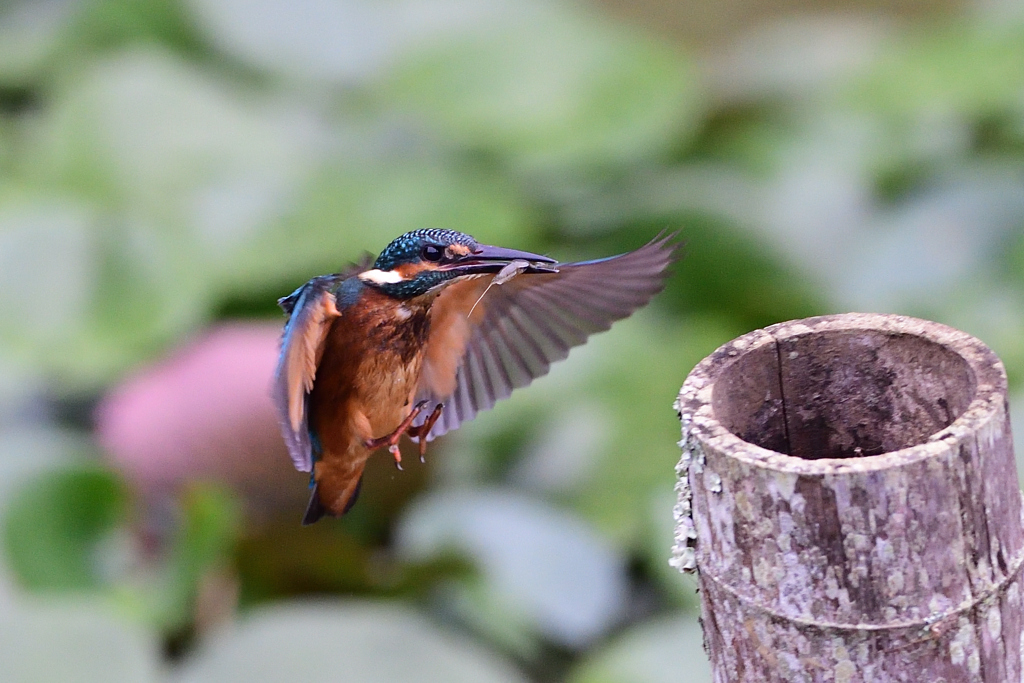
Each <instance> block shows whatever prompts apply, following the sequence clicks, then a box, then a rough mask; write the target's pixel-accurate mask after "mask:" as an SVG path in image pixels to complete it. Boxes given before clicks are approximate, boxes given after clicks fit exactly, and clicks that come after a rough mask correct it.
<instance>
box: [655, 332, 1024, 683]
mask: <svg viewBox="0 0 1024 683" xmlns="http://www.w3.org/2000/svg"><path fill="white" fill-rule="evenodd" d="M677 407H678V409H679V412H680V417H681V419H682V422H683V440H682V441H681V442H680V444H681V446H682V447H683V456H682V460H681V461H680V465H679V467H678V468H677V471H678V472H679V474H680V480H679V484H678V486H677V491H678V492H679V497H680V500H679V505H677V507H676V519H677V533H676V547H675V548H674V551H673V555H674V557H673V564H675V565H676V566H677V567H680V568H686V567H688V566H692V565H694V564H695V565H696V568H697V569H698V571H699V582H700V591H701V605H702V609H701V615H702V616H701V618H702V622H703V625H704V638H705V645H706V648H707V650H708V653H709V656H710V658H711V664H712V668H713V670H714V676H715V681H716V682H719V683H726V682H728V683H734V682H737V681H751V682H753V683H763V682H766V681H830V682H835V683H853V682H855V681H863V682H865V683H867V682H872V683H874V682H886V681H914V682H918V681H924V682H932V681H944V682H945V683H954V682H955V681H985V682H988V683H1007V682H1008V681H1020V680H1021V671H1022V648H1024V641H1022V638H1024V613H1022V604H1021V603H1022V595H1021V565H1022V559H1024V533H1022V524H1021V493H1020V490H1019V488H1018V483H1017V473H1016V466H1015V463H1014V458H1013V443H1012V438H1011V434H1010V425H1009V416H1008V410H1007V404H1006V375H1005V371H1004V369H1003V366H1002V364H1001V362H1000V361H999V359H998V358H997V357H996V356H995V354H993V353H992V352H991V351H990V350H989V349H988V348H987V347H985V346H984V345H983V344H982V343H981V342H979V341H978V340H977V339H974V338H973V337H970V336H969V335H967V334H964V333H962V332H958V331H956V330H953V329H951V328H948V327H945V326H943V325H939V324H937V323H931V322H926V321H922V320H916V319H913V318H906V317H900V316H883V315H871V314H847V315H838V316H827V317H822V318H811V319H808V320H804V321H795V322H790V323H782V324H780V325H775V326H773V327H769V328H767V329H765V330H758V331H756V332H752V333H750V334H748V335H745V336H743V337H740V338H739V339H736V340H734V341H732V342H730V343H729V344H726V345H725V346H723V347H721V348H720V349H718V350H717V351H716V352H715V353H714V354H712V355H711V356H709V357H708V358H706V359H705V360H704V361H702V362H701V363H700V364H699V365H698V366H697V367H696V368H695V369H694V370H693V372H692V373H691V374H690V376H689V377H688V378H687V380H686V383H685V385H684V386H683V390H682V392H681V394H680V396H679V402H678V404H677Z"/></svg>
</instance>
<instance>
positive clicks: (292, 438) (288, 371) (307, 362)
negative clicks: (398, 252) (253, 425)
mask: <svg viewBox="0 0 1024 683" xmlns="http://www.w3.org/2000/svg"><path fill="white" fill-rule="evenodd" d="M340 279H342V276H340V275H323V276H320V277H315V278H313V279H312V280H310V281H309V282H307V283H306V284H304V285H302V286H301V287H299V288H298V289H297V290H295V291H294V292H292V293H291V294H290V295H289V296H286V297H284V298H283V299H281V300H279V301H278V303H279V304H280V305H281V308H283V309H284V310H285V311H286V312H287V313H290V316H289V318H288V322H287V324H286V325H285V328H284V336H283V338H282V339H281V355H280V356H279V357H278V360H277V372H276V373H275V374H274V388H273V399H274V403H275V404H276V405H277V410H278V416H279V419H280V422H281V433H282V435H283V436H284V441H285V444H287V446H288V453H289V454H290V455H291V456H292V462H294V463H295V468H296V469H297V470H299V471H300V472H309V471H310V470H311V469H313V454H312V449H311V447H310V442H309V428H308V425H307V421H306V397H307V395H308V394H309V391H310V390H311V389H312V388H313V380H314V379H315V377H316V369H317V366H318V365H319V364H320V358H321V356H322V355H323V349H324V340H325V339H326V338H327V333H328V331H330V329H331V322H332V321H333V320H334V319H335V318H337V317H338V316H339V315H340V314H339V313H338V309H337V305H336V302H335V299H334V294H332V293H331V288H332V287H333V286H334V285H335V284H337V283H338V281H339V280H340Z"/></svg>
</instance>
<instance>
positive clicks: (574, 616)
mask: <svg viewBox="0 0 1024 683" xmlns="http://www.w3.org/2000/svg"><path fill="white" fill-rule="evenodd" d="M397 545H398V548H399V551H400V553H401V554H402V556H403V557H407V558H411V559H414V560H422V559H424V558H429V557H431V556H434V555H438V554H445V553H450V552H453V551H461V552H463V553H465V554H466V555H467V556H468V557H469V558H470V559H471V560H472V561H474V563H476V564H477V565H478V567H479V568H480V572H481V581H480V582H479V583H477V584H476V585H475V586H470V587H468V589H469V592H465V591H463V592H461V593H460V594H459V595H458V596H456V600H457V602H456V603H455V604H453V605H452V606H453V607H454V608H455V609H456V610H460V609H461V610H469V612H468V613H466V614H465V615H464V616H465V617H468V618H469V620H470V621H471V622H472V623H474V625H476V626H482V627H484V628H485V629H486V630H487V631H488V635H490V636H492V637H498V638H499V640H502V641H504V642H505V643H506V644H507V645H514V644H515V643H516V642H519V643H524V642H529V638H530V636H531V635H532V633H540V634H543V635H544V636H546V637H547V638H549V639H551V640H554V641H555V642H557V643H559V644H561V645H563V646H568V647H583V646H585V645H586V644H588V643H589V642H591V641H592V640H593V639H595V638H596V637H598V636H599V635H600V634H601V633H603V632H604V631H605V630H606V629H608V628H609V627H610V626H611V625H612V624H613V623H614V622H615V620H616V619H617V618H618V617H619V616H620V613H621V611H622V610H623V608H624V599H625V593H626V576H625V566H624V561H623V559H622V558H621V557H620V556H619V555H618V554H617V553H616V552H615V551H614V550H613V549H612V548H610V547H609V546H608V545H607V544H606V543H605V542H604V541H603V539H601V538H600V537H598V536H597V535H596V534H595V533H594V532H593V530H591V529H590V528H588V527H587V525H586V524H585V523H584V522H582V521H581V520H579V519H576V518H574V517H573V516H572V515H569V514H567V513H565V512H562V511H559V510H556V509H554V508H551V507H550V506H548V505H546V504H543V503H541V502H540V501H537V500H532V499H530V498H526V497H523V496H519V495H515V494H512V493H507V492H503V491H499V490H476V491H472V490H467V491H449V492H439V493H436V494H434V495H432V496H428V497H425V498H421V499H419V500H418V501H416V503H414V504H413V506H412V507H411V508H410V509H409V511H408V514H407V515H406V517H405V519H404V520H403V521H402V522H401V524H400V526H399V528H398V531H397Z"/></svg>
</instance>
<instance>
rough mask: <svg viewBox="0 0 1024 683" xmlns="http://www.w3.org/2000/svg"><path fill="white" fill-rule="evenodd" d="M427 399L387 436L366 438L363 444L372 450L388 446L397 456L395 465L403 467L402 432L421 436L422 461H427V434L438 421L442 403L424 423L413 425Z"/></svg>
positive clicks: (390, 451) (395, 456) (417, 405)
mask: <svg viewBox="0 0 1024 683" xmlns="http://www.w3.org/2000/svg"><path fill="white" fill-rule="evenodd" d="M427 403H428V401H427V400H426V399H424V400H422V401H420V402H419V403H417V404H416V405H415V406H414V407H413V409H412V410H411V411H410V412H409V415H408V416H406V418H405V419H404V420H402V423H401V424H400V425H398V428H397V429H395V431H393V432H391V433H390V434H388V435H387V436H382V437H380V438H379V439H366V440H365V441H364V442H363V444H364V445H365V446H366V447H367V448H369V449H370V450H376V449H378V448H380V447H381V446H387V447H388V452H389V453H391V455H392V456H393V457H394V458H395V467H397V468H398V469H402V452H401V451H400V450H399V449H398V440H399V439H401V438H402V434H406V433H407V434H409V436H410V437H419V440H420V462H425V460H424V458H423V456H424V455H425V454H426V452H427V434H428V433H429V432H430V430H431V428H432V427H433V426H434V423H435V422H437V418H439V417H440V416H441V408H442V404H440V403H438V404H437V406H435V407H434V410H433V412H432V413H430V417H428V418H427V419H426V420H425V421H424V422H423V424H421V425H420V426H418V427H413V426H412V422H413V420H415V419H416V416H417V415H419V414H420V412H421V411H422V410H423V406H425V405H427Z"/></svg>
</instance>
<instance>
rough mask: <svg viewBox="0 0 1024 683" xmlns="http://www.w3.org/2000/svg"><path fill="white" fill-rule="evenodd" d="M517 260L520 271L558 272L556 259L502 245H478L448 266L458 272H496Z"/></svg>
mask: <svg viewBox="0 0 1024 683" xmlns="http://www.w3.org/2000/svg"><path fill="white" fill-rule="evenodd" d="M513 261H519V262H521V263H522V264H523V268H522V272H525V273H554V272H558V268H557V265H558V261H556V260H554V259H552V258H548V257H547V256H541V255H540V254H531V253H530V252H528V251H519V250H518V249H505V248H504V247H492V246H488V245H480V246H478V247H477V248H476V250H475V251H473V253H471V254H467V255H466V256H465V257H464V258H462V259H460V260H459V261H457V262H455V263H453V264H452V265H451V266H449V268H451V269H452V270H458V271H459V272H460V273H465V274H471V273H497V272H499V271H500V270H501V269H502V268H504V267H505V266H507V265H508V264H510V263H512V262H513Z"/></svg>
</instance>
